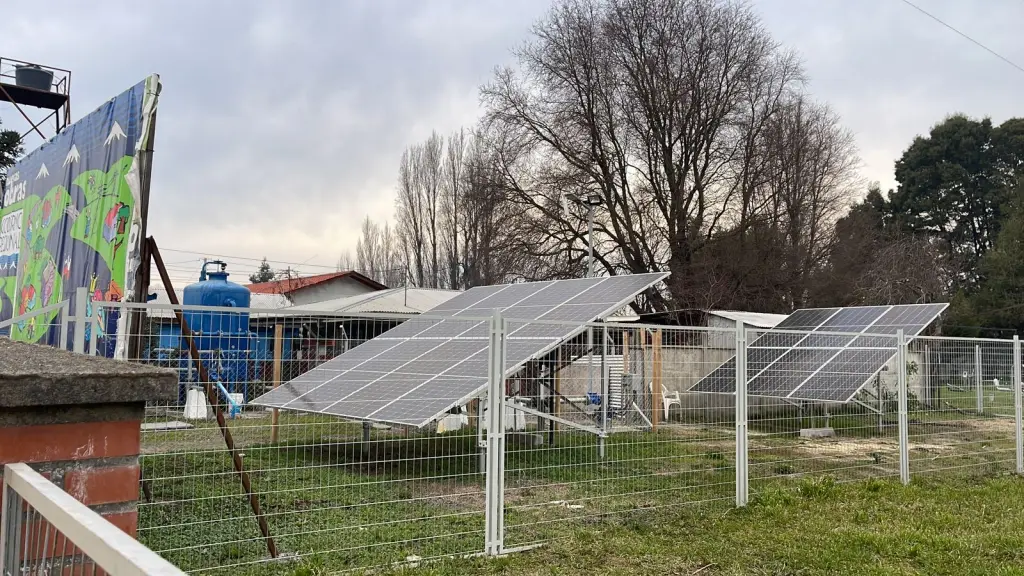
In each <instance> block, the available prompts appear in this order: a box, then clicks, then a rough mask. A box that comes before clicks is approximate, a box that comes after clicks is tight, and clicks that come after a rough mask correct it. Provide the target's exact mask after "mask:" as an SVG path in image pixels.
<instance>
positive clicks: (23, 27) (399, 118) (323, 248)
mask: <svg viewBox="0 0 1024 576" xmlns="http://www.w3.org/2000/svg"><path fill="white" fill-rule="evenodd" d="M917 1H918V3H919V4H920V5H921V6H922V7H924V8H925V9H927V10H929V11H931V12H933V13H935V14H936V15H938V16H939V17H941V18H943V19H945V20H947V21H948V22H950V23H953V24H955V25H956V26H958V27H959V28H961V29H962V30H963V31H964V32H966V33H968V34H971V35H972V36H975V37H977V38H979V39H980V40H983V41H984V42H986V43H987V44H989V45H991V46H992V47H993V48H994V49H996V50H998V51H1001V52H1003V53H1004V54H1005V55H1006V56H1008V57H1010V58H1011V59H1015V60H1017V61H1018V62H1024V45H1021V44H1020V42H1019V41H1018V37H1019V23H1020V22H1022V21H1024V2H1020V1H1019V0H991V1H989V2H986V4H985V9H984V10H978V9H977V8H976V7H972V6H969V5H968V3H963V2H956V1H954V0H942V1H940V0H931V1H929V0H917ZM37 4H38V3H32V2H23V3H20V4H18V5H17V6H11V7H8V8H7V9H6V10H5V12H4V27H5V34H4V35H2V36H0V54H4V55H9V56H12V57H18V58H21V59H25V60H31V61H38V62H43V63H47V64H51V65H54V66H60V67H64V68H69V69H71V70H72V71H73V74H74V75H73V80H74V82H73V83H72V88H73V101H72V112H73V113H74V116H76V117H80V116H82V115H84V114H85V113H86V112H87V111H88V110H91V109H92V108H94V107H96V106H98V105H99V104H100V103H101V102H103V101H105V100H106V99H107V98H109V97H111V96H113V95H114V94H116V93H117V92H119V91H120V90H123V89H124V88H127V87H128V86H131V85H132V84H134V83H135V82H137V81H139V80H141V79H142V78H143V77H145V76H146V75H147V74H149V73H151V72H158V73H160V74H161V77H162V79H163V84H164V92H163V94H162V96H161V103H160V112H159V121H158V125H157V139H156V152H155V160H154V175H153V199H152V204H151V208H150V218H151V220H150V232H151V233H153V234H154V235H155V236H156V237H157V239H158V240H159V241H160V243H161V244H162V245H164V246H167V247H174V248H191V249H195V250H199V251H202V252H206V253H210V254H238V255H246V256H254V257H260V256H263V255H267V256H269V257H270V258H272V259H279V260H286V261H298V262H301V261H305V260H307V259H309V258H311V257H314V256H315V258H314V259H313V262H316V263H321V264H330V263H333V262H334V261H335V259H336V257H337V255H338V254H339V253H340V252H341V251H342V250H344V249H346V248H349V249H350V248H352V247H353V246H354V244H355V240H356V237H357V235H358V227H359V222H360V220H361V219H362V218H363V217H364V216H365V215H370V216H371V217H374V218H386V217H389V216H390V215H391V213H392V209H393V203H394V187H395V181H396V175H397V164H398V159H399V156H400V154H401V152H402V149H403V148H404V147H405V146H407V145H409V144H411V143H414V142H416V141H419V140H422V139H423V138H425V137H426V136H427V135H428V134H429V133H430V131H431V130H434V129H436V130H438V131H440V132H442V133H445V132H449V131H452V130H456V129H458V128H459V127H460V126H464V125H468V124H471V123H472V122H473V120H474V119H475V118H476V116H477V114H478V98H477V87H478V86H479V84H480V83H482V82H484V81H486V80H487V79H488V78H489V77H490V75H491V72H492V70H493V68H494V67H495V66H496V65H500V64H504V63H509V62H510V61H511V55H510V50H511V49H512V48H513V47H515V46H516V45H517V44H519V43H521V42H522V41H523V40H524V39H525V38H526V36H527V34H528V32H529V28H530V26H531V25H532V24H533V22H534V21H535V20H536V19H537V18H539V17H540V16H541V15H542V14H543V13H544V12H545V11H546V10H547V8H548V6H549V5H550V3H549V2H548V1H546V0H529V1H526V0H521V1H515V2H510V1H507V0H479V1H477V0H464V1H454V0H453V1H430V2H411V1H405V0H390V1H383V0H381V1H374V0H365V1H361V2H356V1H346V2H320V3H312V2H309V3H306V2H303V3H299V2H293V3H286V2H272V1H269V0H268V1H250V2H244V3H233V2H226V1H200V0H191V1H179V2H163V3H157V2H153V3H139V2H137V1H134V2H122V1H115V0H97V1H96V2H90V3H82V2H75V1H72V0H64V1H62V2H56V3H49V5H48V6H47V7H46V8H45V9H43V8H42V7H39V6H37ZM754 7H755V9H756V10H757V11H758V12H759V13H760V14H761V15H762V16H763V18H764V22H765V26H766V27H767V28H768V29H769V30H770V31H771V32H772V34H774V35H775V37H776V38H777V39H778V40H779V41H780V42H782V43H783V44H784V45H786V46H787V47H789V48H792V49H794V50H795V51H797V52H798V53H799V54H800V55H801V56H802V58H803V60H804V62H805V64H806V68H807V72H808V77H809V78H810V83H809V88H810V90H811V91H812V93H813V94H814V96H815V97H816V98H818V99H820V100H823V101H827V102H829V103H830V104H831V105H832V106H833V107H834V108H835V109H836V110H837V111H838V112H839V113H840V114H841V115H842V117H843V119H844V122H845V123H846V124H847V125H848V126H849V127H850V128H851V129H852V130H853V131H854V132H855V134H856V137H857V142H858V145H859V147H860V150H861V155H862V158H863V160H864V169H863V172H864V176H865V177H866V178H867V179H870V180H880V181H882V183H883V185H884V186H891V185H892V184H893V182H892V178H893V176H892V164H893V161H894V160H895V159H896V158H897V157H898V156H899V154H900V153H901V151H902V150H903V148H905V147H906V145H907V144H908V143H909V142H910V140H911V139H912V138H913V137H914V136H915V135H917V134H921V133H924V132H927V130H928V129H929V127H930V126H931V125H932V124H934V123H936V122H937V121H939V120H941V119H942V118H943V117H944V116H945V115H947V114H949V113H951V112H956V111H959V112H965V113H968V114H971V115H974V116H983V115H990V116H992V117H993V118H994V119H995V120H996V121H1001V120H1003V119H1005V118H1007V117H1010V116H1012V115H1014V114H1019V113H1020V108H1019V101H1020V99H1019V95H1020V94H1021V93H1022V92H1024V74H1021V73H1020V72H1017V71H1015V70H1013V69H1012V68H1010V67H1009V66H1007V65H1006V64H1005V63H1003V62H1000V61H999V60H997V59H996V58H994V57H993V56H991V55H990V54H987V53H985V52H984V51H983V50H981V49H980V48H978V47H976V46H973V45H972V44H970V43H969V42H967V41H966V40H964V39H963V38H960V37H958V36H957V35H956V34H954V33H953V32H951V31H949V30H947V29H945V28H943V27H941V26H940V25H939V24H937V23H935V22H933V21H931V20H929V19H927V18H926V17H924V16H923V15H921V14H920V13H919V12H916V11H915V10H913V9H912V8H910V7H909V6H907V5H906V4H904V3H902V2H899V1H897V0H863V1H858V2H821V1H820V0H759V1H758V2H757V3H755V4H754ZM2 117H3V120H4V121H5V122H6V123H7V124H8V125H9V126H11V127H20V125H19V124H18V122H19V121H20V119H19V118H18V117H17V115H16V114H13V113H8V110H3V111H2Z"/></svg>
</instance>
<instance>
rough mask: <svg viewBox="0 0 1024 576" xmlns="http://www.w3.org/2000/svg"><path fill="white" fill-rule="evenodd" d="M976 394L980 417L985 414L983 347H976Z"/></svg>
mask: <svg viewBox="0 0 1024 576" xmlns="http://www.w3.org/2000/svg"><path fill="white" fill-rule="evenodd" d="M974 392H975V394H976V396H977V404H978V415H979V416H981V415H984V414H985V394H984V391H983V390H982V389H981V345H980V344H979V345H975V346H974Z"/></svg>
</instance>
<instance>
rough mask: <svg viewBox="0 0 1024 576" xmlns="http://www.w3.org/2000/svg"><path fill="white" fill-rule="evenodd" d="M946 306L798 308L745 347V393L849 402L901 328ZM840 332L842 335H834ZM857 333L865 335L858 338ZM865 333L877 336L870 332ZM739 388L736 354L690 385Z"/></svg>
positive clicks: (909, 331) (918, 327) (920, 324)
mask: <svg viewBox="0 0 1024 576" xmlns="http://www.w3.org/2000/svg"><path fill="white" fill-rule="evenodd" d="M946 306H947V304H909V305H899V306H857V307H849V308H808V309H801V310H797V311H796V312H794V313H793V314H791V315H790V316H789V317H787V318H786V319H785V320H783V321H782V322H780V323H779V324H778V325H777V326H776V327H775V329H774V330H794V331H796V330H799V331H801V332H799V333H796V332H794V333H790V332H771V331H769V332H766V333H764V334H762V335H761V336H759V337H758V338H756V339H754V340H753V341H752V342H750V343H749V344H748V346H747V393H748V394H750V395H752V396H769V397H776V398H789V399H793V400H810V401H828V402H848V401H849V400H850V399H852V398H853V396H854V395H855V394H856V393H857V392H858V391H859V390H860V388H862V387H863V386H864V384H866V383H867V381H868V380H870V379H871V378H872V377H873V376H874V375H875V374H877V373H878V372H879V371H880V370H881V369H882V367H883V366H885V364H886V363H888V362H889V360H890V359H891V358H892V357H893V356H894V355H895V354H896V341H895V339H894V338H893V337H892V336H893V335H895V334H896V332H897V331H898V330H900V329H902V330H903V332H904V334H905V336H907V337H908V338H912V337H914V336H917V335H918V334H920V333H921V331H922V330H924V329H925V328H926V327H927V326H928V324H930V323H932V322H933V321H934V320H935V319H936V318H937V317H938V316H939V314H941V313H942V311H943V310H945V309H946ZM835 333H842V334H835ZM857 334H862V335H861V336H858V335H857ZM867 334H877V336H869V335H867ZM691 390H692V391H694V392H709V393H725V394H732V393H734V392H735V391H736V359H735V357H733V358H732V359H730V360H729V361H728V362H726V363H724V364H722V365H721V366H719V367H718V368H716V369H715V370H713V371H712V372H711V373H710V374H708V375H707V376H705V377H704V378H702V379H701V380H700V381H698V382H697V384H695V385H694V386H693V388H691Z"/></svg>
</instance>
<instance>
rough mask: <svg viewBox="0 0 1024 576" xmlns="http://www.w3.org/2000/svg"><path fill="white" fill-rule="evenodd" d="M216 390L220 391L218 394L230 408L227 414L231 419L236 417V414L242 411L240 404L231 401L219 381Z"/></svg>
mask: <svg viewBox="0 0 1024 576" xmlns="http://www.w3.org/2000/svg"><path fill="white" fill-rule="evenodd" d="M217 389H218V390H220V393H221V394H222V395H223V396H224V400H225V401H226V402H227V403H228V406H230V407H231V409H230V411H229V412H228V413H229V414H230V415H231V417H232V418H235V417H237V416H238V413H239V412H241V411H242V406H241V404H236V403H235V401H234V400H232V399H231V396H229V395H228V389H227V388H225V387H224V384H222V383H221V382H220V381H219V380H218V381H217Z"/></svg>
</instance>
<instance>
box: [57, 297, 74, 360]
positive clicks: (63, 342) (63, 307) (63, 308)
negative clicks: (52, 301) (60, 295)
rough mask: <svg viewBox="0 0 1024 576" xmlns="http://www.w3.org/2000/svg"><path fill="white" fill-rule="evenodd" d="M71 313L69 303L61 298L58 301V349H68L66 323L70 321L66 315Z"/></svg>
mask: <svg viewBox="0 0 1024 576" xmlns="http://www.w3.org/2000/svg"><path fill="white" fill-rule="evenodd" d="M70 313H71V303H70V302H68V301H67V300H62V301H61V303H60V349H61V350H67V349H68V325H69V324H70V323H71V319H70V318H68V315H69V314H70Z"/></svg>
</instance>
